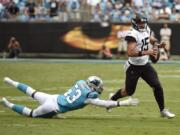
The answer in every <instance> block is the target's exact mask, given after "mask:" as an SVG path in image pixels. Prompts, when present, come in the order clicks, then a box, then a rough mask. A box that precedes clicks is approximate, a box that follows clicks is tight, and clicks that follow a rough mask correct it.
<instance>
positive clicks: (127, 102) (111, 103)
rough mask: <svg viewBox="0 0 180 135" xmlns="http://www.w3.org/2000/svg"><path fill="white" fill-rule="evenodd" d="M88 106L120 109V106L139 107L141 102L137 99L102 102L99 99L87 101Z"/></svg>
mask: <svg viewBox="0 0 180 135" xmlns="http://www.w3.org/2000/svg"><path fill="white" fill-rule="evenodd" d="M85 103H86V104H92V105H96V106H100V107H104V108H113V107H119V106H130V105H135V104H136V105H137V104H138V103H139V101H138V100H137V99H133V98H131V99H130V98H129V99H126V100H123V101H112V100H101V99H99V98H96V99H91V98H89V99H87V100H86V101H85Z"/></svg>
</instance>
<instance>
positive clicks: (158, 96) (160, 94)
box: [154, 85, 164, 111]
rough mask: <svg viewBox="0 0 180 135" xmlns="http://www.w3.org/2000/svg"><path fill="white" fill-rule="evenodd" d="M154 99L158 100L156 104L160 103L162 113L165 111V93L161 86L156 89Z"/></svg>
mask: <svg viewBox="0 0 180 135" xmlns="http://www.w3.org/2000/svg"><path fill="white" fill-rule="evenodd" d="M154 97H155V99H156V102H157V103H158V106H159V109H160V111H163V109H164V93H163V89H162V87H161V86H160V85H158V86H156V87H155V88H154Z"/></svg>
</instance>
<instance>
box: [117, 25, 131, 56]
mask: <svg viewBox="0 0 180 135" xmlns="http://www.w3.org/2000/svg"><path fill="white" fill-rule="evenodd" d="M127 32H128V31H126V30H125V29H124V27H123V26H121V27H120V30H119V31H118V33H117V38H118V39H119V43H118V48H117V58H120V55H124V56H126V52H127V42H126V41H125V37H126V34H127Z"/></svg>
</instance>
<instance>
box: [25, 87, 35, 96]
mask: <svg viewBox="0 0 180 135" xmlns="http://www.w3.org/2000/svg"><path fill="white" fill-rule="evenodd" d="M35 91H36V90H34V89H33V88H31V87H28V88H27V90H26V94H27V95H29V96H32V94H33V93H34V92H35Z"/></svg>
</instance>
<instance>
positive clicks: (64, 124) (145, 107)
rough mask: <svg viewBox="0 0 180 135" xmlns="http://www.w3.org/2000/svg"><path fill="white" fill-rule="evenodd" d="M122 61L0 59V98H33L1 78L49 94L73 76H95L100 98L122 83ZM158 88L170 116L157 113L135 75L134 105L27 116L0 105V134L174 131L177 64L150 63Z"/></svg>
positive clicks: (175, 134)
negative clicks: (100, 81)
mask: <svg viewBox="0 0 180 135" xmlns="http://www.w3.org/2000/svg"><path fill="white" fill-rule="evenodd" d="M122 63H123V62H118V61H114V62H112V61H86V60H83V61H73V60H72V61H69V60H62V61H58V60H56V61H53V60H52V61H51V60H49V61H47V60H27V61H26V60H22V61H3V60H1V61H0V97H3V96H5V97H7V99H9V100H10V101H12V102H14V103H18V104H22V105H27V106H29V107H32V108H34V107H36V106H37V102H36V101H33V100H32V99H31V98H30V97H28V96H26V95H24V94H23V93H21V92H20V91H18V90H16V89H15V88H13V87H10V86H7V85H6V84H4V83H3V78H4V77H5V76H9V77H11V78H13V79H14V80H17V81H20V82H24V83H26V84H29V85H30V86H32V87H33V88H35V89H37V90H39V91H43V92H46V93H50V94H56V93H63V92H65V91H66V90H67V89H68V88H70V87H71V86H72V84H73V83H74V82H75V81H77V80H79V79H86V78H87V77H88V76H90V75H97V76H100V77H101V78H102V79H103V81H104V84H105V91H104V93H103V94H102V96H101V98H102V99H107V98H108V94H109V93H110V92H114V91H115V90H117V89H118V88H120V87H122V86H123V83H124V77H125V75H124V70H123V64H122ZM154 67H155V68H156V69H157V71H158V73H159V77H160V80H161V82H162V85H163V87H164V93H165V102H166V106H167V108H169V109H170V110H171V111H172V112H174V113H175V114H176V117H175V118H174V119H164V118H161V117H160V114H159V110H158V107H157V104H156V102H155V99H154V96H153V93H152V90H151V88H150V87H149V86H148V85H147V84H146V83H145V82H143V81H142V80H141V79H140V80H139V83H138V86H137V90H136V93H135V95H134V96H135V97H137V98H139V100H140V104H139V105H138V106H135V107H120V108H115V109H113V111H112V113H107V112H106V110H105V109H104V108H98V107H94V106H87V107H85V108H84V109H81V110H77V111H73V112H69V113H66V114H64V115H63V117H65V118H55V119H32V118H27V117H24V116H20V115H18V114H16V113H14V112H12V111H11V110H9V109H8V108H5V107H4V106H2V105H0V135H180V117H179V116H180V89H179V87H180V63H179V62H178V63H176V64H175V63H174V64H173V63H169V64H168V63H167V64H156V65H154Z"/></svg>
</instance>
